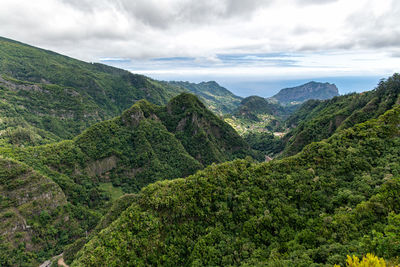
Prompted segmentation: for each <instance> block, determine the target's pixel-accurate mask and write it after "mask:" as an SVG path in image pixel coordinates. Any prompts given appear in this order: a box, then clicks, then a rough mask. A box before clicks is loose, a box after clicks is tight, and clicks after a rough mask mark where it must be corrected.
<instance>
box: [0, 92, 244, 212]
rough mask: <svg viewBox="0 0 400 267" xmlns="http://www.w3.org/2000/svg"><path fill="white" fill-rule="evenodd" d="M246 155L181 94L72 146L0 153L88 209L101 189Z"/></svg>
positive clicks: (127, 114) (239, 142)
mask: <svg viewBox="0 0 400 267" xmlns="http://www.w3.org/2000/svg"><path fill="white" fill-rule="evenodd" d="M249 154H250V150H249V148H248V145H247V144H246V143H245V142H244V141H243V139H242V138H240V136H238V135H237V134H236V132H235V131H234V130H233V129H232V128H231V127H230V126H229V125H227V124H226V123H224V122H223V121H222V120H220V119H219V118H218V117H216V116H215V115H214V114H213V113H212V112H210V111H208V110H207V109H206V108H205V106H204V105H203V103H201V102H200V101H199V100H198V99H197V98H196V97H195V96H194V95H191V94H181V95H179V96H177V97H175V98H173V99H172V100H171V101H170V102H169V103H168V105H167V106H164V107H160V106H156V105H154V104H151V103H149V102H148V101H145V100H142V101H138V102H137V103H136V104H134V105H133V106H132V107H131V108H130V109H128V110H126V111H124V112H123V113H122V115H121V116H119V117H116V118H114V119H112V120H108V121H104V122H101V123H98V124H95V125H93V126H92V127H90V128H89V129H87V130H86V131H84V132H83V133H82V134H80V135H78V136H77V137H76V138H74V139H73V140H69V141H63V142H60V143H54V144H49V145H43V146H35V147H12V146H6V147H3V148H0V155H6V156H7V157H11V158H15V159H17V160H19V161H22V162H25V163H27V164H28V165H30V166H33V167H34V168H35V169H36V170H39V171H40V172H42V173H43V174H46V175H47V176H48V177H50V178H52V179H53V180H54V181H55V182H56V183H57V184H59V186H60V187H61V188H62V189H63V191H64V192H65V194H66V195H67V197H68V200H69V201H70V202H71V203H74V204H80V205H86V206H89V207H91V208H96V207H98V206H102V205H103V204H104V202H105V201H107V199H109V196H108V197H107V195H106V194H105V193H104V192H102V190H101V189H100V188H99V186H100V185H101V183H112V185H113V186H114V187H121V188H122V189H123V190H124V191H125V192H137V191H139V190H140V188H142V187H143V186H145V185H147V184H149V183H152V182H155V181H159V180H163V179H171V178H175V177H183V176H187V175H189V174H192V173H194V172H195V171H196V170H198V169H201V168H203V167H204V166H206V165H208V164H211V163H213V162H215V163H219V162H223V161H226V160H231V159H233V158H237V157H245V156H246V155H249Z"/></svg>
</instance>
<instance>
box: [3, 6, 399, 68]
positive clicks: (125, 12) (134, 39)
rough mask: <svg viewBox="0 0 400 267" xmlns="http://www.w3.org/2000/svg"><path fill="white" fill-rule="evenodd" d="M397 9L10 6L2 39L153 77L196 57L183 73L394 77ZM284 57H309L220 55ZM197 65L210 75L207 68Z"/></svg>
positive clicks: (380, 7)
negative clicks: (126, 65) (111, 62)
mask: <svg viewBox="0 0 400 267" xmlns="http://www.w3.org/2000/svg"><path fill="white" fill-rule="evenodd" d="M399 3H400V2H399V1H396V0H357V1H347V0H318V1H317V0H208V1H198V0H135V1H131V0H35V1H29V0H2V1H1V4H0V6H1V8H0V35H2V36H5V37H9V38H13V39H17V40H20V41H22V42H26V43H29V44H32V45H37V46H40V47H44V48H47V49H51V50H55V51H57V52H60V53H64V54H67V55H69V56H73V57H77V58H80V59H83V60H87V61H99V59H100V58H124V59H131V60H132V62H138V61H139V62H142V63H143V64H142V65H146V68H151V67H153V72H163V71H171V70H170V69H171V67H174V66H176V65H170V66H165V64H164V65H159V66H157V65H153V66H150V65H149V64H148V63H146V60H147V59H151V58H160V57H193V58H196V59H197V60H195V62H194V65H193V66H190V68H186V67H187V66H185V68H186V69H185V70H181V71H182V72H185V71H192V72H194V71H201V72H214V71H216V72H218V71H219V72H221V73H226V74H227V75H228V74H230V73H238V74H240V73H249V75H250V74H251V73H260V74H261V73H262V72H263V73H267V74H264V75H275V74H279V73H282V71H284V72H285V74H284V75H303V74H304V75H306V73H307V72H308V73H310V72H313V73H325V72H331V73H333V74H335V73H336V74H338V73H359V72H364V73H365V71H368V72H375V73H386V71H389V70H390V71H395V70H396V66H398V65H399V64H400V62H399V57H398V55H399V53H400V30H399V28H398V25H399V24H400V4H399ZM282 52H286V53H295V54H298V55H300V54H302V55H303V57H304V59H303V60H302V61H301V64H302V65H301V66H285V68H283V67H282V66H273V65H270V66H268V68H266V67H265V66H260V64H265V62H264V61H262V60H261V61H260V62H258V63H257V61H253V62H252V63H251V64H253V65H249V66H246V67H244V66H243V65H240V66H234V65H230V66H226V65H225V63H224V62H221V60H220V59H219V58H218V56H217V55H218V54H237V53H240V54H260V53H282ZM333 53H335V54H333ZM321 55H322V56H321ZM366 55H370V56H371V59H370V60H367V61H363V63H362V64H360V63H359V62H357V63H355V62H356V61H354V58H358V57H360V58H362V57H364V56H366ZM378 55H379V56H378ZM396 55H397V57H396ZM153 63H154V62H153ZM196 63H197V64H199V65H200V66H202V67H204V66H207V65H208V66H209V68H208V70H204V69H201V70H199V68H196V65H195V64H196ZM238 64H239V63H238ZM139 65H140V64H139ZM178 67H179V66H178ZM157 68H158V69H157ZM162 68H164V69H162ZM244 68H245V69H244ZM173 71H177V70H173Z"/></svg>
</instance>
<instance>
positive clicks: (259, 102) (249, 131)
mask: <svg viewBox="0 0 400 267" xmlns="http://www.w3.org/2000/svg"><path fill="white" fill-rule="evenodd" d="M298 107H299V106H298V105H290V106H282V105H280V104H278V103H273V102H271V101H269V100H268V99H266V98H263V97H259V96H249V97H246V98H244V99H243V100H242V102H241V103H240V105H239V107H238V108H237V109H236V110H235V111H234V112H233V114H232V115H225V117H224V118H225V121H226V122H227V123H229V124H230V125H231V126H232V127H233V128H234V129H235V130H236V131H237V132H238V133H239V134H240V135H242V136H244V137H249V136H250V137H254V136H256V135H257V136H262V138H261V139H263V138H264V137H266V136H268V138H269V137H270V136H272V137H273V132H282V131H283V130H284V128H283V127H282V126H283V125H284V124H283V121H284V120H285V119H286V118H287V117H288V116H289V115H290V114H291V113H293V112H294V111H295V110H296V109H297V108H298ZM251 139H254V138H251ZM253 141H254V140H251V141H250V142H251V143H254V142H253ZM258 141H260V140H258ZM258 141H257V142H258ZM276 141H278V140H276ZM277 143H278V142H277ZM262 146H265V145H262ZM253 148H255V147H253ZM255 149H256V150H258V149H257V148H255ZM267 150H269V149H267ZM275 150H276V149H274V151H275ZM264 152H266V151H264Z"/></svg>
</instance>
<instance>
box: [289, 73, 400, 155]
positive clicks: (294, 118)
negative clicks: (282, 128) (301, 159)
mask: <svg viewBox="0 0 400 267" xmlns="http://www.w3.org/2000/svg"><path fill="white" fill-rule="evenodd" d="M399 94H400V75H399V74H394V75H393V76H392V77H389V78H388V79H387V80H383V81H381V82H380V83H379V85H378V87H377V88H375V89H374V90H372V91H369V92H364V93H361V94H356V93H354V94H349V95H344V96H339V97H334V98H333V99H330V100H325V101H316V100H310V101H308V102H306V103H304V104H303V105H302V106H301V108H299V109H298V110H297V111H296V112H295V113H294V114H292V115H291V117H289V119H288V120H287V121H286V125H287V127H291V128H294V129H292V130H291V131H290V132H289V133H288V134H286V135H285V137H284V139H283V142H284V146H285V147H286V148H285V151H284V155H293V154H296V153H297V152H299V151H301V150H302V148H303V147H304V146H305V145H307V144H310V143H311V142H315V141H320V140H322V139H325V138H328V137H329V136H331V135H332V134H333V133H335V132H336V131H339V130H342V129H346V128H349V127H351V126H353V125H355V124H356V123H360V122H365V121H367V120H369V119H371V118H376V117H378V116H379V115H381V114H383V113H384V112H385V111H387V110H389V109H390V108H392V107H393V106H394V105H395V104H399V103H400V100H399Z"/></svg>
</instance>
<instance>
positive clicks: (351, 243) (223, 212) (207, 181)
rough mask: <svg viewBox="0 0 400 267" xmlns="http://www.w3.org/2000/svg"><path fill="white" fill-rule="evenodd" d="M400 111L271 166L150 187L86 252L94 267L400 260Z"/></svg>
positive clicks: (219, 168) (213, 169)
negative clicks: (370, 257)
mask: <svg viewBox="0 0 400 267" xmlns="http://www.w3.org/2000/svg"><path fill="white" fill-rule="evenodd" d="M399 125H400V107H399V106H397V107H395V108H394V109H392V110H389V111H387V112H386V113H385V114H384V115H382V116H380V117H379V118H378V119H372V120H370V121H367V122H365V123H361V124H357V125H355V126H353V127H351V128H349V129H347V130H343V131H341V132H339V133H337V134H334V135H333V136H332V137H331V138H329V139H327V140H325V141H321V142H317V143H312V144H310V145H308V146H306V147H305V148H304V149H303V151H302V152H301V153H299V154H297V155H296V156H293V157H289V158H285V159H282V160H274V161H271V162H269V163H262V164H252V163H250V162H247V161H233V162H228V163H223V164H220V165H212V166H210V167H208V168H206V169H205V170H203V171H199V172H198V173H196V174H195V175H193V176H190V177H188V178H186V179H176V180H172V181H163V182H157V183H154V184H151V185H149V186H147V187H145V188H144V189H143V190H142V191H141V192H140V193H139V195H138V197H137V199H135V200H134V201H133V203H132V205H131V206H130V207H129V208H128V209H127V210H126V211H125V212H123V213H122V215H121V216H120V217H119V218H118V219H117V220H116V221H114V222H113V223H112V224H111V225H110V226H109V227H107V228H105V229H104V230H103V231H101V232H100V233H99V234H98V235H97V236H95V237H94V238H93V239H92V240H91V241H90V242H89V243H88V244H87V245H86V246H85V247H84V248H83V250H81V251H80V252H79V253H78V255H77V257H76V260H75V261H74V263H73V264H72V266H87V265H108V266H120V265H127V264H131V265H136V266H145V265H191V266H205V265H245V266H254V265H264V266H268V265H270V266H276V264H280V265H284V266H288V265H303V266H310V265H313V264H314V265H315V266H318V265H324V264H334V263H344V260H345V258H346V255H347V254H358V255H361V254H364V253H366V252H373V253H376V254H377V255H379V256H382V257H384V258H386V259H392V260H396V259H395V258H396V256H398V255H399V253H400V251H399V247H398V245H396V244H398V242H400V240H399V236H400V235H399V231H400V227H399V225H400V215H399V213H400V205H399V203H400V199H399V196H400V180H399V177H400V165H399V162H400V149H399V147H400V132H399Z"/></svg>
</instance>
